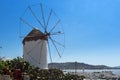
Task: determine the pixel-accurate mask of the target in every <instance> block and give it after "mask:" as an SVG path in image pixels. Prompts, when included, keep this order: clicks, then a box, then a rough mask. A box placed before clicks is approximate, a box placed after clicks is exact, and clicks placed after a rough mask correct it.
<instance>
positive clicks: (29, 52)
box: [23, 39, 48, 69]
mask: <svg viewBox="0 0 120 80" xmlns="http://www.w3.org/2000/svg"><path fill="white" fill-rule="evenodd" d="M23 58H24V60H25V61H28V62H29V63H30V65H34V66H36V67H39V68H40V69H47V68H48V64H47V41H46V40H40V39H39V40H37V41H26V42H25V45H23Z"/></svg>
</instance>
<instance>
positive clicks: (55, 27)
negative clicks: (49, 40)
mask: <svg viewBox="0 0 120 80" xmlns="http://www.w3.org/2000/svg"><path fill="white" fill-rule="evenodd" d="M59 23H60V19H59V20H58V21H57V22H56V24H55V25H54V26H53V28H52V29H51V30H50V33H51V32H52V31H53V30H54V29H55V28H56V26H57V25H58V24H59Z"/></svg>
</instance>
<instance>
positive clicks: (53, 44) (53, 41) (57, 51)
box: [49, 37, 61, 58]
mask: <svg viewBox="0 0 120 80" xmlns="http://www.w3.org/2000/svg"><path fill="white" fill-rule="evenodd" d="M49 38H50V40H51V41H52V44H53V45H54V47H55V49H56V51H57V53H58V55H59V57H60V58H61V55H60V53H59V51H58V49H57V46H56V45H55V42H54V41H53V39H52V38H51V37H49Z"/></svg>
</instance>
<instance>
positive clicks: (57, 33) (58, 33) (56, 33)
mask: <svg viewBox="0 0 120 80" xmlns="http://www.w3.org/2000/svg"><path fill="white" fill-rule="evenodd" d="M60 34H64V33H62V32H61V31H58V32H54V33H51V34H50V35H60Z"/></svg>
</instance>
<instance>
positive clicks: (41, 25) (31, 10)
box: [28, 6, 45, 29]
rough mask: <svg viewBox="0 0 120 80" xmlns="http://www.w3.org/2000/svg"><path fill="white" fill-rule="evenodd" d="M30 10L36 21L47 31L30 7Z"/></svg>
mask: <svg viewBox="0 0 120 80" xmlns="http://www.w3.org/2000/svg"><path fill="white" fill-rule="evenodd" d="M28 8H29V10H30V11H31V13H32V15H33V16H34V17H35V19H36V21H37V22H38V23H39V24H40V25H41V26H42V28H43V29H45V28H44V26H43V25H42V23H41V22H40V20H39V19H38V18H37V16H36V14H35V13H34V12H33V10H32V8H31V7H30V6H29V7H28Z"/></svg>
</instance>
